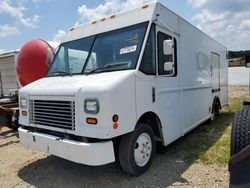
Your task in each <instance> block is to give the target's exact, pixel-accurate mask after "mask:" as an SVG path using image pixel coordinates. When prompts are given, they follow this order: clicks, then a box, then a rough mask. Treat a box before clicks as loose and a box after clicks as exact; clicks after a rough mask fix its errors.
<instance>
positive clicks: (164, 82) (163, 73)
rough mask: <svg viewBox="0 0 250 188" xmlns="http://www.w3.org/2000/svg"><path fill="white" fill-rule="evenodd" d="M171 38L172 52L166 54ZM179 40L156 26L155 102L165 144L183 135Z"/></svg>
mask: <svg viewBox="0 0 250 188" xmlns="http://www.w3.org/2000/svg"><path fill="white" fill-rule="evenodd" d="M171 40H172V44H173V49H172V54H166V53H164V41H171ZM178 41H179V36H177V35H175V34H174V33H172V32H170V31H168V30H167V29H165V28H163V27H161V26H159V25H157V26H156V42H157V45H156V48H157V53H156V54H157V58H156V59H157V61H156V62H157V67H158V68H157V77H156V79H155V92H156V99H155V102H156V104H157V108H158V114H159V116H160V120H161V124H162V132H163V137H164V142H165V145H167V144H169V143H171V142H173V141H174V140H176V139H177V138H179V137H180V136H181V123H182V121H181V110H182V109H181V93H182V92H181V87H180V84H179V81H180V79H179V78H180V77H179V71H178V70H179V67H178V65H179V64H178ZM167 62H168V63H167ZM170 62H172V63H173V69H172V70H169V67H168V65H171V63H170ZM166 63H167V64H166ZM164 66H165V68H164Z"/></svg>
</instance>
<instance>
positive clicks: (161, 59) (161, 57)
mask: <svg viewBox="0 0 250 188" xmlns="http://www.w3.org/2000/svg"><path fill="white" fill-rule="evenodd" d="M170 39H173V40H174V53H173V54H171V55H165V54H164V49H163V43H164V40H170ZM157 42H158V67H159V68H158V70H159V75H167V76H176V75H177V42H176V39H175V38H173V37H172V36H170V35H167V34H165V33H162V32H158V34H157ZM166 62H173V63H174V70H171V71H165V70H164V64H165V63H166Z"/></svg>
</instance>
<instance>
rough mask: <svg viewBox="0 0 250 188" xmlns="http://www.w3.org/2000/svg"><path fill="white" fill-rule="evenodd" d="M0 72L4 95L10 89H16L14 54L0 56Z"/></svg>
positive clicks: (9, 91) (7, 93) (8, 92)
mask: <svg viewBox="0 0 250 188" xmlns="http://www.w3.org/2000/svg"><path fill="white" fill-rule="evenodd" d="M0 72H1V77H2V84H3V93H4V95H9V94H10V93H11V90H15V89H18V81H17V76H16V66H15V55H12V56H8V57H3V58H0Z"/></svg>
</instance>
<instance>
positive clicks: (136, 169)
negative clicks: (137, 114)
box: [119, 123, 155, 176]
mask: <svg viewBox="0 0 250 188" xmlns="http://www.w3.org/2000/svg"><path fill="white" fill-rule="evenodd" d="M143 133H146V134H147V135H148V136H149V137H150V139H151V143H152V148H151V155H150V158H149V160H148V161H147V163H146V164H145V165H144V166H139V165H137V163H136V160H135V155H134V151H135V147H136V144H138V143H136V142H137V139H138V138H139V136H140V135H142V134H143ZM154 155H155V137H154V132H153V130H152V128H151V127H150V126H149V125H146V124H141V123H139V124H137V126H136V128H135V130H134V131H133V132H132V133H129V134H126V135H124V136H122V138H121V142H120V146H119V162H120V165H121V167H122V169H123V170H124V171H125V172H126V173H128V174H130V175H132V176H139V175H142V174H143V173H144V172H146V171H147V170H148V169H149V167H150V165H151V163H152V160H153V158H154Z"/></svg>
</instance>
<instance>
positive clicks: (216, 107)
mask: <svg viewBox="0 0 250 188" xmlns="http://www.w3.org/2000/svg"><path fill="white" fill-rule="evenodd" d="M219 113H220V105H219V103H218V100H214V102H213V106H212V116H211V118H210V121H211V122H212V121H214V120H215V118H216V117H217V116H218V114H219Z"/></svg>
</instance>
